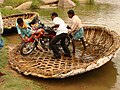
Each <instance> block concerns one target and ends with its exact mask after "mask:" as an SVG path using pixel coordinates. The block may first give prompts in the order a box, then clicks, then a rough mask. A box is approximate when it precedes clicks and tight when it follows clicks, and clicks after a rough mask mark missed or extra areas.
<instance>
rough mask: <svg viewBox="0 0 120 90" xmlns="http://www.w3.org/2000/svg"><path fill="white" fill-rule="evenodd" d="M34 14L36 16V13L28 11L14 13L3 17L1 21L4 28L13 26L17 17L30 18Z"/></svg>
mask: <svg viewBox="0 0 120 90" xmlns="http://www.w3.org/2000/svg"><path fill="white" fill-rule="evenodd" d="M36 16H38V14H37V13H34V12H28V13H24V14H22V13H21V14H15V15H10V16H6V17H3V18H2V19H3V23H4V28H11V27H15V22H16V20H17V18H23V19H30V20H32V19H33V18H34V17H36Z"/></svg>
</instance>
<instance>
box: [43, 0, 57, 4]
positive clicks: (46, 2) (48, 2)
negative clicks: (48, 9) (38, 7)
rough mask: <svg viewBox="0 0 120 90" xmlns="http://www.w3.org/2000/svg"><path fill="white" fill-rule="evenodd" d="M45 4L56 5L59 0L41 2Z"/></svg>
mask: <svg viewBox="0 0 120 90" xmlns="http://www.w3.org/2000/svg"><path fill="white" fill-rule="evenodd" d="M41 1H42V2H43V3H44V4H50V3H56V2H58V1H59V0H41Z"/></svg>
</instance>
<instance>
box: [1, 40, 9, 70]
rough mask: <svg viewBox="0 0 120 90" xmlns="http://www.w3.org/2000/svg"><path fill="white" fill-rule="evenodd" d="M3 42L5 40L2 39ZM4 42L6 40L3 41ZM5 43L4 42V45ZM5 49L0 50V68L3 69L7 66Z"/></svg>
mask: <svg viewBox="0 0 120 90" xmlns="http://www.w3.org/2000/svg"><path fill="white" fill-rule="evenodd" d="M4 40H5V39H4ZM5 41H6V40H5ZM6 43H7V42H5V44H6ZM7 51H8V50H7V48H5V47H4V48H2V49H0V68H4V67H5V66H6V65H7V59H8V56H7Z"/></svg>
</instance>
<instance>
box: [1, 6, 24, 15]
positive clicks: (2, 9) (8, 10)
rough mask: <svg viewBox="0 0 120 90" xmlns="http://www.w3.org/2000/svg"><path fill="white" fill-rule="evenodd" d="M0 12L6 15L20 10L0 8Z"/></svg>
mask: <svg viewBox="0 0 120 90" xmlns="http://www.w3.org/2000/svg"><path fill="white" fill-rule="evenodd" d="M0 12H1V13H2V15H4V16H7V15H11V14H15V13H21V12H22V11H19V10H10V9H5V8H0Z"/></svg>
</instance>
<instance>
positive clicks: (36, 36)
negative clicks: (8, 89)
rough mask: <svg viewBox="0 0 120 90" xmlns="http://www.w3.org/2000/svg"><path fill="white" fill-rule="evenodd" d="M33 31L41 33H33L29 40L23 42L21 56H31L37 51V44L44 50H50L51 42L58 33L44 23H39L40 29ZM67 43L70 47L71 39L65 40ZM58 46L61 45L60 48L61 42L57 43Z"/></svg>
mask: <svg viewBox="0 0 120 90" xmlns="http://www.w3.org/2000/svg"><path fill="white" fill-rule="evenodd" d="M32 29H33V30H34V31H36V32H38V31H39V33H33V34H32V35H31V36H30V37H29V38H27V39H26V40H25V41H24V42H22V44H21V46H20V53H21V55H29V54H30V53H31V52H32V51H33V50H34V49H35V46H36V43H37V44H38V43H40V45H41V47H42V48H43V49H50V47H49V42H50V41H51V40H52V38H54V37H55V35H56V32H55V31H54V30H53V29H51V28H50V27H49V26H45V25H44V24H42V23H39V27H38V28H32ZM65 43H66V45H67V46H69V44H70V38H69V37H67V38H66V39H65ZM38 45H39V44H38ZM57 45H59V47H60V41H59V42H58V43H57Z"/></svg>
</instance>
